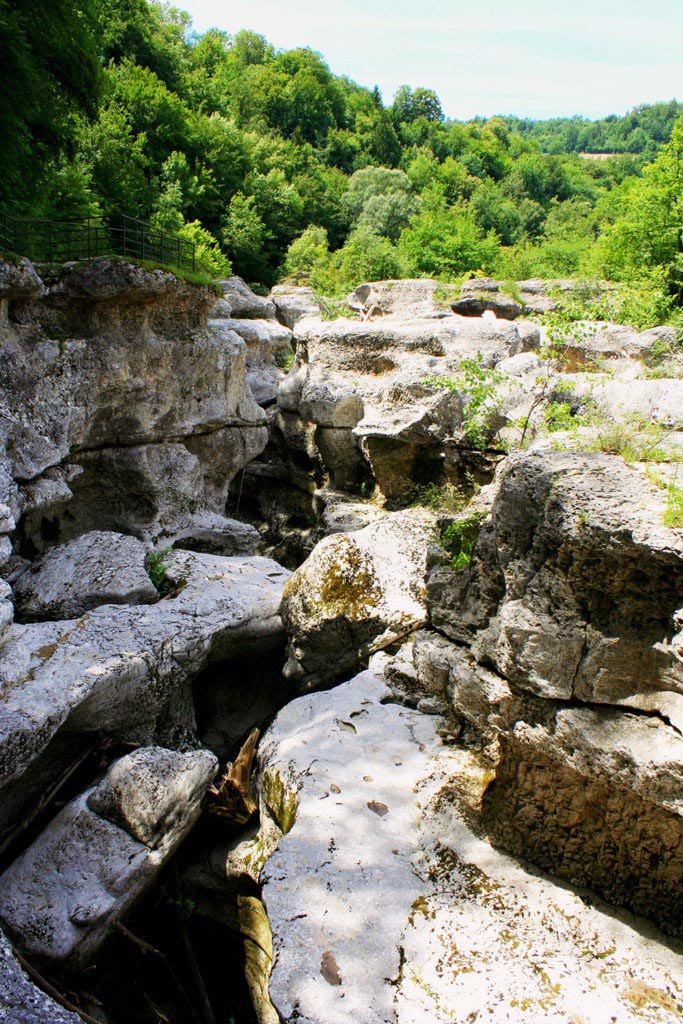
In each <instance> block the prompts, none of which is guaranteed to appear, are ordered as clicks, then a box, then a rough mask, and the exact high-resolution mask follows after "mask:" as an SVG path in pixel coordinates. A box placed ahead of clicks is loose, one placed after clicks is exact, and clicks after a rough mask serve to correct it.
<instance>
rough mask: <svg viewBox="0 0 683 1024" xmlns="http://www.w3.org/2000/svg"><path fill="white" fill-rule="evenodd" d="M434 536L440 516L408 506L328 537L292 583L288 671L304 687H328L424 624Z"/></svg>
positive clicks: (286, 609)
mask: <svg viewBox="0 0 683 1024" xmlns="http://www.w3.org/2000/svg"><path fill="white" fill-rule="evenodd" d="M433 534H434V522H433V519H432V518H431V517H430V516H428V515H426V514H425V513H424V512H422V511H416V510H409V511H405V512H393V513H389V514H387V515H385V516H384V517H382V518H381V519H379V520H378V521H377V522H376V523H371V524H370V525H369V526H366V527H364V528H363V529H361V530H356V531H354V532H352V533H344V534H333V535H332V536H330V537H327V538H325V539H324V540H323V541H321V542H320V544H318V545H317V547H316V548H315V549H314V551H313V553H312V554H311V556H310V557H309V558H308V559H307V561H306V562H305V563H304V564H303V565H302V566H301V567H300V568H299V569H297V571H296V572H295V573H294V575H293V576H292V577H291V579H290V580H289V581H288V583H287V585H286V586H285V590H284V594H283V602H282V617H283V621H284V623H285V628H286V630H287V634H288V638H289V646H288V655H289V659H288V662H287V665H286V667H285V674H286V675H287V676H288V677H289V678H290V679H292V680H294V681H296V683H297V685H298V686H300V687H301V688H307V689H313V688H316V687H318V686H321V685H325V684H327V683H330V682H333V681H334V680H336V679H339V678H340V677H341V676H342V675H343V674H344V673H345V672H346V673H348V672H349V671H353V670H354V669H356V668H357V667H358V666H359V664H360V663H361V661H363V660H364V659H365V658H367V657H368V655H369V654H371V653H372V652H373V651H376V650H379V649H381V648H382V647H386V646H387V645H389V644H390V643H393V642H394V641H396V640H397V639H399V638H400V637H402V636H404V635H405V634H407V633H410V632H412V631H413V630H414V629H417V628H418V626H420V625H421V624H422V623H424V622H425V620H426V612H425V606H424V577H425V571H426V552H427V546H428V544H429V540H430V537H432V536H433Z"/></svg>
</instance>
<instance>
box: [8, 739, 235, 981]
mask: <svg viewBox="0 0 683 1024" xmlns="http://www.w3.org/2000/svg"><path fill="white" fill-rule="evenodd" d="M217 767H218V761H217V759H216V758H215V757H214V756H213V754H211V753H210V752H209V751H207V750H198V751H190V752H189V753H186V754H179V753H176V752H174V751H167V750H162V749H160V748H158V747H156V748H148V749H147V750H139V751H136V752H135V754H134V755H129V756H128V757H126V758H123V759H122V761H121V762H117V764H114V765H112V767H111V768H110V770H109V772H108V775H107V777H106V778H105V780H104V781H103V782H102V783H100V785H99V786H97V787H95V788H94V789H92V790H90V791H89V792H87V793H83V794H81V796H79V797H77V798H76V799H75V800H73V801H72V802H71V803H70V804H68V805H67V806H66V807H65V808H64V810H63V811H61V812H60V813H59V814H58V815H57V817H56V818H55V819H54V820H53V821H52V822H51V823H50V825H48V827H47V828H46V829H45V830H44V832H42V833H41V834H40V836H39V837H38V839H36V841H35V842H34V843H33V844H32V845H31V846H30V847H29V848H28V850H26V851H25V852H24V853H23V854H22V855H21V856H20V857H19V858H18V859H17V860H16V861H14V863H13V864H12V865H11V866H10V867H9V868H8V869H7V871H5V872H4V874H3V875H2V876H0V918H1V919H2V921H3V923H4V924H5V926H6V927H7V928H8V929H9V930H10V931H11V932H12V934H14V935H16V936H17V937H18V939H19V940H20V943H21V946H22V947H23V949H24V950H25V951H26V952H27V953H30V954H33V955H36V956H40V957H46V958H48V959H50V960H58V961H68V962H69V963H70V964H71V965H72V966H82V965H83V964H84V963H86V962H87V960H88V959H89V958H90V957H92V956H93V955H94V954H95V952H96V951H97V949H98V948H99V947H100V945H101V944H102V942H103V941H104V939H105V938H106V937H107V934H108V932H109V929H110V927H111V924H112V922H114V921H116V920H117V919H118V918H120V917H122V916H123V915H124V914H125V913H126V911H127V910H128V909H129V908H130V907H131V905H132V904H133V902H134V901H135V900H136V899H137V898H138V897H139V896H140V895H141V893H142V892H144V890H145V889H146V888H147V886H148V885H150V884H151V882H152V881H153V879H154V878H155V877H156V875H157V873H158V872H159V870H160V869H161V867H162V866H163V865H164V863H165V862H166V861H167V860H168V858H169V857H170V856H171V854H172V853H173V852H174V850H175V849H177V847H178V846H179V845H180V843H181V842H182V840H183V839H184V838H185V836H186V835H187V834H188V832H189V831H190V829H191V828H192V826H193V825H194V823H195V822H196V820H197V818H198V817H199V813H200V810H201V801H202V798H203V796H204V794H205V792H206V788H207V786H208V785H209V783H210V782H211V780H212V779H213V777H214V775H215V773H216V769H217ZM127 774H129V775H130V779H129V781H128V783H127V784H126V782H125V776H126V775H127ZM155 801H156V803H157V810H159V809H160V811H161V817H159V815H158V814H157V815H156V821H154V822H152V821H151V819H152V814H151V813H150V811H151V810H152V806H151V805H152V804H153V803H154V802H155ZM170 803H172V804H173V805H174V806H173V809H172V813H164V811H169V812H170V811H171V808H170V806H169V807H166V806H165V805H168V804H170ZM98 812H99V813H98ZM103 814H104V815H106V816H103ZM112 818H115V819H117V822H118V823H115V822H114V821H113V820H111V819H112ZM150 832H152V833H153V835H152V838H153V840H154V843H153V848H150V845H152V844H150V843H149V838H150V835H149V834H150ZM136 835H138V836H140V838H136V837H135V836H136ZM141 840H142V841H141Z"/></svg>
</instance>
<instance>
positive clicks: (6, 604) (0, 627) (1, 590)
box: [0, 580, 14, 646]
mask: <svg viewBox="0 0 683 1024" xmlns="http://www.w3.org/2000/svg"><path fill="white" fill-rule="evenodd" d="M11 598H12V588H11V587H10V585H9V583H6V582H5V581H4V580H0V646H2V644H3V643H4V642H5V641H6V640H8V639H9V636H10V633H11V631H12V623H13V621H14V605H13V603H12V599H11Z"/></svg>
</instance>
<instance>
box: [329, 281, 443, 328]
mask: <svg viewBox="0 0 683 1024" xmlns="http://www.w3.org/2000/svg"><path fill="white" fill-rule="evenodd" d="M447 288H448V286H445V287H444V285H441V284H439V282H438V281H432V280H430V279H428V278H412V279H406V280H398V281H372V282H370V283H369V284H360V285H358V287H357V288H356V289H355V291H354V292H352V294H351V295H349V296H348V298H347V300H346V301H347V304H348V306H349V308H350V309H353V310H356V312H358V314H359V315H360V316H361V317H362V318H363V319H368V318H370V317H376V316H402V317H405V318H406V319H415V318H419V317H425V318H429V319H440V318H441V317H444V316H448V313H449V311H448V308H447V307H446V306H445V305H444V304H443V303H442V302H440V301H439V299H438V298H437V296H438V295H439V292H440V290H441V291H443V290H447Z"/></svg>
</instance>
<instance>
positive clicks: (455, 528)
mask: <svg viewBox="0 0 683 1024" xmlns="http://www.w3.org/2000/svg"><path fill="white" fill-rule="evenodd" d="M565 286H566V287H570V285H569V284H566V285H565ZM444 294H445V292H444V291H443V289H441V287H440V286H439V285H438V284H437V282H434V281H402V282H375V283H373V284H370V285H363V286H361V287H359V288H358V289H357V290H356V292H355V293H354V294H353V295H352V296H349V299H348V301H347V307H348V308H347V309H346V313H347V314H348V315H346V316H340V317H339V318H337V319H335V320H332V321H329V320H326V319H324V317H323V316H322V314H321V311H320V307H319V304H318V302H317V299H316V297H315V296H314V295H313V293H312V292H311V291H310V289H307V288H305V287H290V286H288V285H282V286H279V287H278V288H276V289H274V290H273V292H272V293H271V295H270V296H269V297H268V298H267V299H263V298H260V297H259V296H256V295H254V293H253V292H251V290H250V289H248V288H247V287H246V286H245V285H244V283H243V282H241V281H240V280H239V279H234V278H233V279H230V280H229V281H225V282H221V288H220V294H216V293H214V292H212V291H211V290H209V289H206V288H200V287H197V286H192V285H187V284H184V283H182V282H179V281H178V280H177V279H176V278H175V277H173V275H171V274H168V273H166V272H163V271H146V270H143V269H141V268H138V267H134V266H132V265H131V264H127V263H125V262H123V261H113V260H100V261H93V262H92V263H90V264H79V265H75V264H74V265H68V266H66V267H64V268H62V269H61V270H60V271H59V272H58V273H53V274H49V275H45V276H44V277H40V276H39V275H38V273H37V272H36V270H35V268H33V267H32V266H31V265H30V264H29V263H28V262H27V261H19V262H18V263H16V264H10V263H7V262H4V263H0V302H1V311H0V312H1V316H0V440H1V442H2V444H1V446H0V531H1V532H2V537H1V538H0V575H1V576H2V577H3V579H4V581H6V582H3V583H0V586H1V587H2V588H3V589H2V592H1V593H0V598H2V601H1V602H0V608H2V609H3V616H4V618H3V619H2V620H1V626H0V629H1V630H2V635H1V636H0V644H1V645H2V646H0V685H1V687H2V704H1V705H0V772H1V777H0V830H1V832H0V847H2V851H3V856H4V862H3V873H2V874H1V875H0V917H1V919H2V922H3V926H4V927H5V929H6V930H7V931H8V934H9V935H10V937H11V939H12V940H13V942H14V943H15V944H16V947H17V949H19V950H20V952H21V953H23V955H24V956H25V957H26V958H27V960H28V961H30V962H33V963H34V964H35V963H38V964H40V965H45V969H46V970H47V971H48V973H49V971H50V970H54V969H55V965H57V968H58V970H60V971H61V970H67V971H68V972H71V974H70V977H72V978H73V977H74V976H76V975H74V974H73V972H77V971H79V970H80V969H81V968H82V967H83V966H84V965H86V964H88V963H91V962H93V960H95V961H97V958H98V957H99V956H100V955H104V954H102V953H101V951H102V949H103V948H104V949H105V951H106V949H107V948H108V946H107V943H109V942H110V937H111V934H112V931H113V930H114V929H115V927H116V922H119V923H120V922H121V921H122V920H129V916H130V915H131V914H132V913H134V908H135V905H136V903H137V902H138V901H139V900H140V898H141V897H142V896H143V894H144V893H145V891H147V890H149V888H150V886H154V885H155V884H156V883H157V880H158V879H159V878H160V877H162V878H163V877H165V876H164V875H163V872H164V870H165V865H167V864H169V863H175V864H176V868H177V872H178V878H180V879H181V881H180V882H179V883H178V884H179V885H180V886H181V887H182V893H183V894H184V896H183V899H186V900H188V901H189V902H190V903H191V904H192V906H193V907H194V908H195V910H194V911H193V913H194V915H195V918H196V919H197V920H198V919H199V918H202V920H203V921H204V922H205V925H206V922H209V921H210V922H212V923H211V925H210V927H219V928H220V929H223V930H222V931H220V932H219V935H220V940H217V941H219V946H220V943H223V942H225V941H227V940H226V935H227V933H228V932H229V931H232V933H233V934H239V936H240V942H241V943H242V945H241V946H240V949H241V950H242V952H241V953H240V956H244V957H245V958H246V963H247V969H246V976H247V979H248V987H249V991H250V993H251V1000H252V1003H253V1007H252V1010H251V1011H250V1012H253V1013H254V1014H255V1016H254V1019H255V1020H258V1022H259V1024H263V1022H266V1024H275V1022H276V1021H277V1020H280V1021H290V1020H291V1021H294V1020H298V1021H307V1022H310V1024H324V1022H327V1021H330V1022H336V1021H340V1020H349V1021H357V1022H359V1024H369V1022H370V1021H372V1022H376V1021H382V1022H390V1021H399V1022H401V1024H408V1022H412V1021H415V1022H417V1021H424V1020H426V1019H429V1020H430V1021H442V1020H444V1021H446V1020H453V1019H456V1020H463V1021H464V1020H474V1019H480V1018H481V1019H486V1020H494V1021H498V1020H500V1021H503V1020H505V1021H515V1022H517V1021H519V1022H520V1024H521V1022H522V1021H524V1022H525V1024H526V1022H528V1021H539V1022H540V1021H541V1020H557V1021H558V1022H559V1021H566V1020H568V1019H571V1020H576V1021H579V1020H581V1021H584V1020H585V1021H587V1020H591V1021H593V1020H603V1019H604V1020H605V1021H607V1020H609V1019H610V1018H611V1017H613V1016H614V1015H615V1014H616V1015H617V1017H618V1019H619V1020H620V1021H622V1020H623V1021H632V1020H633V1021H642V1020H647V1021H656V1022H667V1021H673V1020H675V1019H680V1013H681V1006H683V991H682V990H681V987H680V977H681V974H682V972H681V967H683V961H682V960H681V957H680V955H679V951H678V946H677V939H678V938H680V937H681V920H683V913H682V909H683V908H682V907H681V902H680V888H681V887H680V883H681V880H682V876H683V738H682V731H683V639H682V634H681V624H682V622H683V618H682V616H683V530H682V529H681V526H682V525H683V524H681V523H679V522H678V520H677V519H676V517H675V515H673V514H672V495H674V496H675V494H676V487H677V483H676V481H677V477H676V470H677V465H678V460H679V459H680V451H681V442H682V441H683V434H682V433H681V427H682V426H683V425H682V424H681V422H680V409H681V408H683V404H682V403H681V399H682V398H683V390H682V388H683V381H682V380H681V372H680V362H681V357H680V345H679V342H678V339H677V337H676V336H675V333H674V332H672V331H671V330H670V329H669V328H658V329H655V330H654V331H649V332H635V331H632V330H630V329H628V328H623V327H617V326H615V325H611V324H590V325H584V326H583V327H582V329H581V331H580V332H579V333H578V334H577V332H576V331H573V332H569V333H568V334H567V336H566V337H565V338H564V339H563V341H562V344H561V346H559V347H560V353H559V354H558V345H557V342H556V340H553V339H551V338H549V337H548V333H547V329H546V328H545V327H544V326H543V325H542V324H540V323H539V322H538V320H535V321H534V320H531V319H525V316H527V315H530V314H531V313H533V312H534V311H535V310H536V311H538V310H542V309H547V308H548V307H549V306H550V305H552V303H553V300H552V299H551V298H550V296H549V294H548V292H547V289H545V287H544V286H543V285H542V283H541V282H521V283H520V285H519V288H518V295H519V296H520V297H521V299H522V302H517V301H516V300H515V301H513V300H510V299H509V298H508V297H507V296H505V295H504V294H503V293H502V292H501V290H500V287H499V284H498V283H497V282H491V281H480V282H474V283H472V282H470V283H469V284H468V285H467V286H466V287H464V289H463V294H462V296H461V297H460V298H459V299H457V298H456V299H454V301H453V306H452V307H451V305H450V304H449V302H448V301H447V300H446V299H445V298H444V297H443V296H444ZM463 313H466V314H467V315H463ZM482 314H483V315H482ZM292 348H294V352H293V359H294V361H293V364H292V366H291V369H289V371H288V372H285V370H284V369H283V367H285V366H286V365H287V364H288V362H289V361H290V360H291V357H292ZM560 409H561V415H560V413H559V412H558V410H560ZM558 417H559V420H560V422H559V424H558ZM558 427H559V429H558ZM615 429H616V432H617V434H618V433H619V431H621V432H622V433H625V434H628V438H629V443H630V444H631V452H630V453H627V454H628V461H625V460H624V458H623V457H622V454H619V453H618V452H619V450H621V451H622V453H623V451H624V450H625V446H624V445H623V444H622V445H621V449H620V448H619V445H618V443H617V440H615V437H614V436H613V435H614V431H615ZM610 431H611V432H612V433H610ZM653 449H656V450H657V453H658V455H657V460H656V464H653V460H652V458H650V457H649V456H650V454H651V452H652V450H653ZM285 644H286V650H285ZM318 691H319V692H318ZM297 694H299V695H300V696H298V697H297ZM294 697H297V699H294V700H293V698H294ZM284 705H287V706H284ZM281 708H282V709H283V710H280V711H279V709H281ZM278 711H279V714H278V715H277V717H276V719H275V721H274V722H273V724H272V725H270V728H268V731H267V732H266V735H265V737H264V739H263V740H262V742H261V746H260V749H259V755H258V783H257V790H258V800H257V802H258V804H259V815H258V817H257V818H255V819H251V821H250V822H249V823H248V824H247V827H246V829H245V828H244V827H243V826H244V821H243V820H242V818H239V823H238V825H235V822H236V821H238V819H235V818H233V819H231V820H232V822H233V825H231V826H230V828H232V831H230V829H228V831H227V832H225V833H223V832H216V831H212V830H211V828H208V829H207V825H206V821H207V815H206V814H203V815H202V817H201V820H200V814H201V813H202V807H205V805H206V795H207V792H209V791H210V790H211V796H210V801H211V802H212V806H213V802H214V801H215V800H216V799H217V794H218V793H220V792H222V793H223V796H225V793H226V792H227V790H226V789H225V786H226V785H227V783H226V781H225V780H226V779H227V778H228V776H229V775H230V772H229V771H228V769H229V767H230V763H233V768H234V767H235V765H237V766H238V767H239V765H240V764H241V762H240V756H241V755H240V756H237V752H238V750H239V747H240V745H241V743H242V741H243V740H244V739H245V737H246V735H247V734H248V732H249V730H250V729H251V728H252V727H253V726H255V725H258V726H260V725H262V724H265V725H266V726H268V725H269V724H270V721H271V719H272V716H273V715H274V714H275V713H276V712H278ZM207 748H209V749H207ZM217 758H220V760H221V761H225V759H226V758H229V759H230V760H229V763H228V765H227V766H226V772H225V774H224V775H223V776H221V778H218V777H217V771H218V761H217ZM244 771H246V778H247V779H248V775H249V769H248V766H247V767H246V769H244ZM244 771H243V774H244ZM234 778H235V776H234V775H233V776H232V779H233V781H234ZM70 779H71V780H72V782H71V783H69V781H68V780H70ZM221 779H222V781H221ZM228 789H229V787H228ZM62 794H63V796H61V795H62ZM51 795H52V796H53V797H56V798H57V803H54V801H52V802H51V799H50V797H51ZM239 795H240V794H239V793H238V796H239ZM243 798H244V793H243V792H242V793H241V796H240V799H243ZM235 799H237V797H235V795H234V793H233V803H232V804H231V805H230V806H231V813H233V814H234V812H235V807H236V806H237V804H236V803H235V802H234V801H235ZM242 809H243V808H242ZM245 818H246V819H248V818H249V815H248V814H246V815H245ZM198 820H200V824H199V825H198V824H197V822H198ZM223 820H225V812H223ZM190 832H192V835H193V836H195V837H197V836H199V837H200V839H197V838H195V840H193V842H194V846H192V844H190V847H188V846H187V844H186V846H185V847H184V849H185V850H187V849H190V848H191V853H186V854H184V855H183V857H184V859H182V858H181V860H180V861H179V860H177V859H176V858H177V856H178V854H177V851H178V850H179V848H180V844H181V842H182V841H183V839H184V838H185V837H186V836H187V835H189V834H190ZM513 858H517V859H513ZM178 864H180V865H181V866H180V868H178V867H177V865H178ZM539 869H540V871H545V872H547V873H548V874H547V875H546V876H544V875H542V874H541V873H540V871H539ZM555 879H559V880H560V883H559V884H558V883H557V882H556V881H555ZM178 891H180V890H178ZM259 897H262V900H263V903H264V904H265V908H266V910H267V912H268V918H269V922H270V927H271V928H272V933H273V934H272V938H271V936H270V932H269V931H268V924H267V923H266V924H265V925H264V924H263V920H264V918H262V916H259V915H263V908H262V904H261V903H260V902H259ZM179 898H180V897H176V899H179ZM601 898H602V899H604V900H607V901H608V903H609V904H610V905H611V907H609V906H605V905H603V904H601V903H600V899H601ZM181 902H182V900H181ZM593 904H596V906H595V907H594V906H593ZM614 907H617V908H621V909H619V910H617V911H615V910H614ZM630 911H632V912H635V913H636V914H639V915H643V917H644V918H647V919H649V921H650V922H652V923H654V925H656V926H657V928H659V929H661V931H660V932H655V931H654V930H653V931H652V932H651V933H647V931H646V929H647V928H648V927H651V926H650V925H647V926H646V925H645V923H644V921H641V920H639V919H637V918H633V917H632V916H630V914H629V912H630ZM206 926H207V927H208V925H206ZM226 929H227V931H226ZM212 934H213V933H212ZM665 935H666V936H668V938H667V937H665ZM482 936H484V937H485V938H484V939H482ZM203 948H205V947H203ZM206 948H208V947H206ZM3 950H4V947H3ZM207 955H209V954H208V952H207ZM3 956H4V957H5V963H6V969H5V974H4V979H5V980H4V981H3V984H5V986H6V991H7V993H9V994H8V995H6V997H5V998H6V1005H7V1006H8V1007H10V1008H11V1009H10V1011H9V1012H11V1013H15V1016H14V1017H11V1016H10V1017H8V1018H7V1019H9V1020H17V1021H19V1020H35V1021H45V1022H47V1021H48V1020H61V1019H64V1020H71V1019H74V1020H75V1019H77V1018H75V1017H74V1016H73V1014H71V1015H70V1013H69V1012H68V1011H61V1010H55V1009H53V1010H49V1009H45V1007H44V1006H42V1004H41V1003H40V1000H41V998H42V997H39V996H36V995H32V994H31V993H32V992H34V991H35V990H32V989H31V988H30V986H27V985H26V983H25V980H24V979H23V978H22V976H21V972H20V970H19V967H18V966H17V964H16V963H14V961H12V958H11V957H12V954H11V951H10V949H9V947H8V948H7V950H6V951H4V952H3ZM271 967H272V973H270V972H271ZM269 973H270V983H269V984H270V988H269V990H268V975H269ZM502 978H506V979H510V978H514V981H512V982H509V981H506V983H505V984H504V985H503V984H502V981H501V979H502ZM219 987H220V986H219ZM503 990H504V991H503ZM216 991H217V990H216V989H212V996H213V997H214V998H222V996H219V997H217V996H216ZM269 993H270V994H269ZM155 998H156V995H155ZM32 1000H33V1002H31V1001H32ZM82 1006H83V1004H81V1008H82ZM76 1008H77V1009H78V1007H76ZM98 1012H99V1011H98ZM110 1012H111V1011H110V1010H108V1009H107V1008H106V1007H104V1008H103V1009H102V1013H103V1014H104V1015H105V1016H104V1019H106V1020H107V1021H111V1024H118V1021H119V1018H117V1017H116V1015H115V1014H112V1016H111V1017H109V1016H107V1013H110ZM148 1012H149V1011H148ZM164 1012H166V1013H170V1014H171V1019H173V1020H176V1019H177V1020H178V1021H180V1020H181V1019H184V1018H183V1017H182V1014H183V1013H185V1014H187V1007H185V1009H184V1010H182V1011H180V1013H181V1016H180V1017H174V1016H173V1014H174V1013H176V1014H177V1013H178V1012H179V1011H178V1010H177V1008H176V1009H173V1007H170V1006H169V1007H166V1010H165V1011H164ZM226 1012H227V1011H226ZM50 1013H53V1016H50ZM60 1013H62V1016H61V1017H60V1016H58V1014H60ZM21 1014H24V1016H23V1017H22V1016H21ZM31 1014H33V1016H31ZM472 1014H474V1016H472ZM468 1015H469V1016H468Z"/></svg>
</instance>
